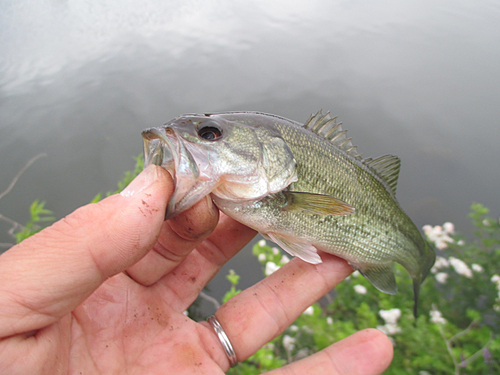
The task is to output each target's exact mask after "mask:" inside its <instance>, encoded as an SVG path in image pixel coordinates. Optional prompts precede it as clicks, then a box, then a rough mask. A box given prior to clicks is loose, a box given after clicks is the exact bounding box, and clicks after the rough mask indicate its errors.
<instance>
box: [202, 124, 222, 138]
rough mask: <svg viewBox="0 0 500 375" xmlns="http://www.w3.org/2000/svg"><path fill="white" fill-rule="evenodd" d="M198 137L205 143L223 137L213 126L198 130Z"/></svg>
mask: <svg viewBox="0 0 500 375" xmlns="http://www.w3.org/2000/svg"><path fill="white" fill-rule="evenodd" d="M198 136H199V137H200V138H202V139H204V140H205V141H216V140H217V139H219V138H220V137H222V131H221V130H220V129H218V128H215V127H213V126H205V127H204V128H201V129H199V130H198Z"/></svg>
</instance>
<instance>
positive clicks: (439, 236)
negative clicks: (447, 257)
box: [423, 223, 455, 250]
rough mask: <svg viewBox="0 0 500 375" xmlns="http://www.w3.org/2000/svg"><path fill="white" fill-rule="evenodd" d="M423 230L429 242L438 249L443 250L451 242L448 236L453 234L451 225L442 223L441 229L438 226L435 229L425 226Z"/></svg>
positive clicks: (453, 229) (453, 228)
mask: <svg viewBox="0 0 500 375" xmlns="http://www.w3.org/2000/svg"><path fill="white" fill-rule="evenodd" d="M423 229H424V232H425V235H426V236H427V238H428V239H429V241H431V242H434V244H435V245H436V247H437V248H438V249H441V250H442V249H445V248H446V247H447V246H448V245H447V244H448V243H450V242H453V239H452V238H451V237H450V236H448V234H453V233H454V231H455V227H454V225H453V224H452V223H444V224H443V226H442V227H441V226H440V225H436V226H435V227H431V226H430V225H425V226H424V227H423Z"/></svg>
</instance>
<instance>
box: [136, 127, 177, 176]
mask: <svg viewBox="0 0 500 375" xmlns="http://www.w3.org/2000/svg"><path fill="white" fill-rule="evenodd" d="M142 138H143V142H144V168H146V167H148V166H149V165H151V164H153V165H157V166H161V167H163V168H165V169H166V170H167V171H168V172H169V173H170V174H171V175H172V177H174V176H175V156H174V155H175V142H176V136H175V132H174V131H173V130H172V129H170V128H149V129H145V130H144V131H143V132H142Z"/></svg>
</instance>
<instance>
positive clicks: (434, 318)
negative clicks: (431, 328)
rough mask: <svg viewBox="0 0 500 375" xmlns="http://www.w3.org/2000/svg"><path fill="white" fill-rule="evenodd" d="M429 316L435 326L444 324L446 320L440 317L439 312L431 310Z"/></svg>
mask: <svg viewBox="0 0 500 375" xmlns="http://www.w3.org/2000/svg"><path fill="white" fill-rule="evenodd" d="M429 314H430V316H431V322H432V323H436V324H444V323H446V319H445V318H443V316H442V315H441V311H439V310H437V309H432V310H431V311H430V313H429Z"/></svg>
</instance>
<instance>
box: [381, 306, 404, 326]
mask: <svg viewBox="0 0 500 375" xmlns="http://www.w3.org/2000/svg"><path fill="white" fill-rule="evenodd" d="M379 315H380V316H381V317H382V319H384V321H385V322H386V324H396V323H397V322H398V319H399V317H400V316H401V310H400V309H390V310H380V311H379Z"/></svg>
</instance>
